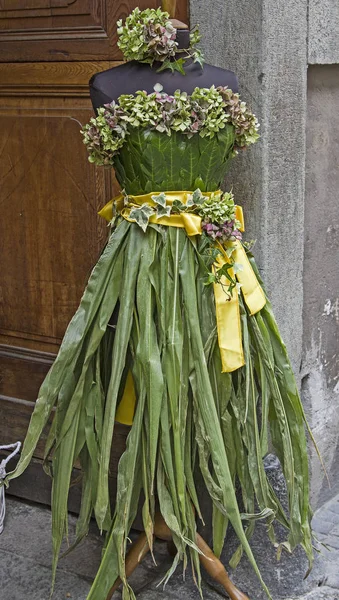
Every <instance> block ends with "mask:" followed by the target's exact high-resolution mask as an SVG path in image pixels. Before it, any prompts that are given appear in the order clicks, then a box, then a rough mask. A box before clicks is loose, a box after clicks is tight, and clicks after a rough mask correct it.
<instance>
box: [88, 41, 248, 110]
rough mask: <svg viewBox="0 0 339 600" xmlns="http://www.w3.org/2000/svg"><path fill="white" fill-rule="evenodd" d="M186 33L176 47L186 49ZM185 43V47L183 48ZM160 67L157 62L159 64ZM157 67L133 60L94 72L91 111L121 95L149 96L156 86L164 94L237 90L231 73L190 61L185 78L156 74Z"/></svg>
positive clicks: (173, 74)
mask: <svg viewBox="0 0 339 600" xmlns="http://www.w3.org/2000/svg"><path fill="white" fill-rule="evenodd" d="M187 35H189V32H188V30H181V31H178V39H179V47H187ZM185 44H186V46H185ZM158 65H159V63H158ZM157 68H158V66H156V65H154V66H153V67H151V66H150V65H149V64H145V63H140V62H137V61H135V60H132V61H129V62H127V63H124V64H122V65H119V66H118V67H113V68H112V69H107V70H106V71H101V72H100V73H96V74H95V75H93V76H92V77H91V79H90V82H89V86H90V95H91V100H92V104H93V108H94V109H95V110H97V109H98V108H99V107H100V106H103V105H104V104H107V103H109V102H112V100H117V99H118V97H119V96H120V95H122V94H135V92H137V91H138V90H145V91H146V92H147V93H148V94H150V93H152V92H154V86H155V84H156V83H160V84H161V85H162V86H163V91H164V92H166V93H167V94H173V93H174V92H175V91H176V90H178V89H180V90H181V91H182V92H187V93H188V94H191V93H192V92H193V90H194V88H195V87H201V88H210V87H211V86H212V85H215V86H216V87H217V86H227V87H229V88H230V89H231V90H233V92H237V91H238V80H237V77H236V75H235V74H234V73H233V72H232V71H228V70H227V69H221V68H220V67H213V66H212V65H208V64H204V67H203V68H201V66H200V65H199V64H198V63H194V62H193V60H191V59H189V60H188V61H186V63H185V65H184V70H185V73H186V74H185V75H182V74H181V73H179V72H178V71H175V72H174V73H172V72H171V71H170V70H169V69H167V70H165V71H162V72H160V73H157Z"/></svg>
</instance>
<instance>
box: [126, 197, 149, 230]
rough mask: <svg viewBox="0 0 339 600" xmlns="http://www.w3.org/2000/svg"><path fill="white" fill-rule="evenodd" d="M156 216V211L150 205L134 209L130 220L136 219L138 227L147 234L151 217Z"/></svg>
mask: <svg viewBox="0 0 339 600" xmlns="http://www.w3.org/2000/svg"><path fill="white" fill-rule="evenodd" d="M152 214H154V209H153V208H152V207H151V206H149V205H148V204H143V205H142V206H140V208H133V209H132V210H131V212H130V215H129V216H130V218H131V219H134V220H135V222H136V223H137V225H139V227H141V229H142V230H143V231H144V232H145V231H146V229H147V225H148V221H149V218H150V216H151V215H152Z"/></svg>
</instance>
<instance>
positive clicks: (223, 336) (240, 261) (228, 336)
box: [214, 218, 266, 373]
mask: <svg viewBox="0 0 339 600" xmlns="http://www.w3.org/2000/svg"><path fill="white" fill-rule="evenodd" d="M239 220H240V221H241V223H242V227H243V218H242V219H240V218H239ZM226 245H227V247H228V248H229V247H231V248H233V252H232V259H233V261H234V263H236V265H237V270H236V273H234V271H233V269H230V270H229V274H230V275H231V276H232V277H233V278H234V277H235V278H236V280H237V281H238V283H239V284H240V285H241V293H242V295H243V298H244V301H245V303H246V306H247V308H248V310H249V312H250V314H251V315H254V314H256V313H257V312H259V311H260V310H261V309H262V308H263V307H264V306H265V304H266V297H265V294H264V291H263V289H262V287H261V285H260V284H259V282H258V280H257V278H256V275H255V273H254V271H253V269H252V267H251V263H250V262H249V260H248V258H247V255H246V252H245V249H244V247H243V245H242V244H241V242H239V241H238V240H237V241H235V242H228V243H227V244H226ZM226 262H227V255H225V257H224V256H220V257H219V259H218V265H217V266H218V268H220V267H222V265H223V264H225V263H226ZM221 284H222V285H221ZM221 284H220V283H215V284H214V297H215V309H216V319H217V330H218V344H219V348H220V355H221V364H222V372H223V373H230V372H232V371H235V370H236V369H239V368H240V367H242V366H243V365H244V364H245V357H244V351H243V345H242V333H241V321H240V306H239V297H238V292H237V291H236V290H233V293H232V296H231V297H230V298H228V296H227V295H226V293H225V291H224V290H223V286H226V287H227V286H228V283H227V280H226V277H223V278H222V279H221Z"/></svg>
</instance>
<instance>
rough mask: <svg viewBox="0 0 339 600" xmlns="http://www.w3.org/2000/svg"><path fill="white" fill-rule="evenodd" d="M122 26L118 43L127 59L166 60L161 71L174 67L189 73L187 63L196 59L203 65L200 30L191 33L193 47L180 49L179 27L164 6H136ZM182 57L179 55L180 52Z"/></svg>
mask: <svg viewBox="0 0 339 600" xmlns="http://www.w3.org/2000/svg"><path fill="white" fill-rule="evenodd" d="M117 26H118V37H119V39H118V46H119V48H120V50H121V51H122V53H123V55H124V58H125V59H126V60H138V61H139V62H144V63H149V64H150V65H153V63H154V62H160V63H162V64H161V66H160V67H159V69H158V71H164V70H165V69H171V71H179V72H180V73H182V74H183V75H185V71H184V69H183V65H184V63H185V61H186V60H188V59H189V58H192V59H193V60H194V62H198V63H199V64H200V65H202V64H203V56H202V53H201V51H200V50H198V49H197V48H196V47H195V46H196V44H197V43H198V42H199V41H200V34H199V30H198V29H197V28H196V29H195V30H194V31H193V32H192V33H191V34H190V46H189V48H178V42H177V41H176V38H177V30H176V28H175V27H173V25H172V23H171V21H170V19H169V14H168V12H164V11H162V10H161V9H160V8H158V9H154V8H147V9H146V10H143V11H141V10H140V9H139V8H135V9H134V10H133V12H132V13H131V14H130V15H129V16H128V17H127V19H126V21H125V24H124V25H123V24H122V20H121V19H120V20H119V21H118V22H117ZM179 53H180V55H181V56H180V57H179V58H178V54H179Z"/></svg>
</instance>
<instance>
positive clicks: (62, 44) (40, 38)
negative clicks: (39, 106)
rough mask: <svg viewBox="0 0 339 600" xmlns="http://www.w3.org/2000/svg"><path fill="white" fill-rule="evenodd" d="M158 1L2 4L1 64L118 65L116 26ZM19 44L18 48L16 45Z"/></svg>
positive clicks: (17, 0) (66, 0) (38, 0)
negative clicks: (101, 62) (111, 62)
mask: <svg viewBox="0 0 339 600" xmlns="http://www.w3.org/2000/svg"><path fill="white" fill-rule="evenodd" d="M159 4H160V2H158V0H140V1H139V2H133V1H132V0H126V1H124V2H117V1H115V0H114V1H113V2H111V1H110V2H107V1H106V0H31V1H30V2H26V0H13V1H12V0H2V2H0V44H1V53H0V60H1V61H3V62H12V61H79V60H81V61H88V60H95V61H97V60H107V59H111V60H121V53H120V51H119V49H118V47H117V44H116V42H117V36H116V22H117V20H118V19H120V18H124V17H126V16H127V15H128V14H129V13H130V12H131V11H132V10H133V8H134V7H135V6H137V5H138V6H139V8H140V9H141V10H143V9H144V8H148V7H150V8H156V7H157V6H158V5H159ZM18 42H19V43H18Z"/></svg>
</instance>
